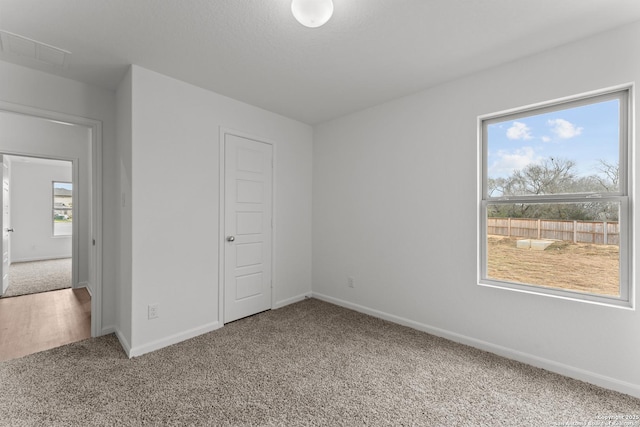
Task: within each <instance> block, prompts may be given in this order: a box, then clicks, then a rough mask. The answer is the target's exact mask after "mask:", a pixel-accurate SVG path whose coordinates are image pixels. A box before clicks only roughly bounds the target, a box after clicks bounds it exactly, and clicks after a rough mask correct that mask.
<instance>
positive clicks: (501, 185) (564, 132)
mask: <svg viewBox="0 0 640 427" xmlns="http://www.w3.org/2000/svg"><path fill="white" fill-rule="evenodd" d="M486 138H487V141H486V144H487V164H486V168H487V189H486V191H487V195H488V196H489V197H502V196H516V195H517V196H522V195H545V194H568V193H593V192H605V193H606V192H618V191H620V187H619V183H618V169H619V162H620V154H619V152H620V100H619V99H613V100H608V101H603V102H597V103H593V104H588V105H582V106H578V107H574V108H568V109H563V110H557V111H552V112H546V113H543V114H535V115H531V116H526V117H520V118H517V119H509V120H504V121H501V122H492V123H490V124H487V125H486Z"/></svg>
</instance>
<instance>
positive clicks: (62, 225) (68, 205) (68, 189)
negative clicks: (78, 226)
mask: <svg viewBox="0 0 640 427" xmlns="http://www.w3.org/2000/svg"><path fill="white" fill-rule="evenodd" d="M72 227H73V185H72V184H71V183H70V182H55V181H54V183H53V235H54V236H71V234H72Z"/></svg>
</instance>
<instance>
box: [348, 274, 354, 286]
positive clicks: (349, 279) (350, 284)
mask: <svg viewBox="0 0 640 427" xmlns="http://www.w3.org/2000/svg"><path fill="white" fill-rule="evenodd" d="M347 287H348V288H355V285H354V283H353V277H351V276H347Z"/></svg>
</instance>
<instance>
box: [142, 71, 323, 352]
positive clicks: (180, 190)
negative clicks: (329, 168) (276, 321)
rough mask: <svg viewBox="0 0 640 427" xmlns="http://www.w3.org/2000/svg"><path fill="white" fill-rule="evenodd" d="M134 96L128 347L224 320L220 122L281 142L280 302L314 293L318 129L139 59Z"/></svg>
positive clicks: (152, 344)
mask: <svg viewBox="0 0 640 427" xmlns="http://www.w3.org/2000/svg"><path fill="white" fill-rule="evenodd" d="M132 94H133V95H132V98H133V103H132V105H133V108H132V118H133V119H132V164H131V184H132V197H131V199H132V220H133V225H132V265H133V267H132V294H133V298H132V301H133V305H132V313H133V316H132V334H131V335H132V342H131V346H132V351H131V354H134V355H135V354H140V353H144V352H146V351H150V350H152V349H155V348H158V347H161V346H164V345H167V344H169V343H171V342H175V341H178V340H181V339H185V338H187V337H189V336H192V335H195V334H198V333H201V332H204V331H206V330H210V329H212V328H215V327H218V326H220V325H218V324H217V321H218V318H219V316H218V315H219V313H218V286H219V283H218V257H219V253H218V244H219V239H220V236H219V235H218V227H219V224H218V223H219V220H220V218H219V173H220V171H219V129H220V127H224V128H230V129H237V130H239V131H243V132H246V133H249V134H252V135H256V136H259V137H262V138H265V139H268V140H270V141H275V144H276V146H275V158H276V169H275V197H276V199H275V213H276V232H275V236H274V242H275V253H274V258H275V269H274V271H275V279H276V280H275V283H274V290H273V291H274V294H275V301H276V304H278V305H280V304H286V303H287V302H291V301H293V300H295V299H297V298H302V297H303V296H304V295H305V294H308V293H309V292H310V291H311V169H312V161H311V156H312V128H311V127H310V126H308V125H305V124H302V123H300V122H297V121H294V120H291V119H287V118H285V117H282V116H279V115H277V114H273V113H270V112H268V111H265V110H262V109H259V108H257V107H253V106H250V105H248V104H244V103H242V102H239V101H235V100H232V99H230V98H227V97H224V96H221V95H218V94H216V93H213V92H210V91H206V90H204V89H201V88H198V87H195V86H192V85H189V84H186V83H184V82H180V81H178V80H175V79H172V78H169V77H166V76H163V75H160V74H158V73H155V72H152V71H149V70H146V69H143V68H140V67H137V66H133V70H132ZM151 303H156V304H159V312H160V317H159V318H158V319H154V320H148V319H147V306H148V305H149V304H151Z"/></svg>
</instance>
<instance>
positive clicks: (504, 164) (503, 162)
mask: <svg viewBox="0 0 640 427" xmlns="http://www.w3.org/2000/svg"><path fill="white" fill-rule="evenodd" d="M494 156H495V157H494ZM494 156H491V157H494V158H495V161H493V162H492V163H491V165H490V166H489V171H488V175H489V176H490V177H492V178H497V177H507V176H509V175H511V174H512V173H513V171H514V170H518V169H524V168H525V167H526V166H527V165H530V164H532V163H538V162H540V160H541V159H542V158H541V157H540V156H538V155H536V152H535V150H534V149H533V148H532V147H522V148H520V149H518V150H514V151H505V150H500V151H498V152H496V153H495V155H494Z"/></svg>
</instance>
